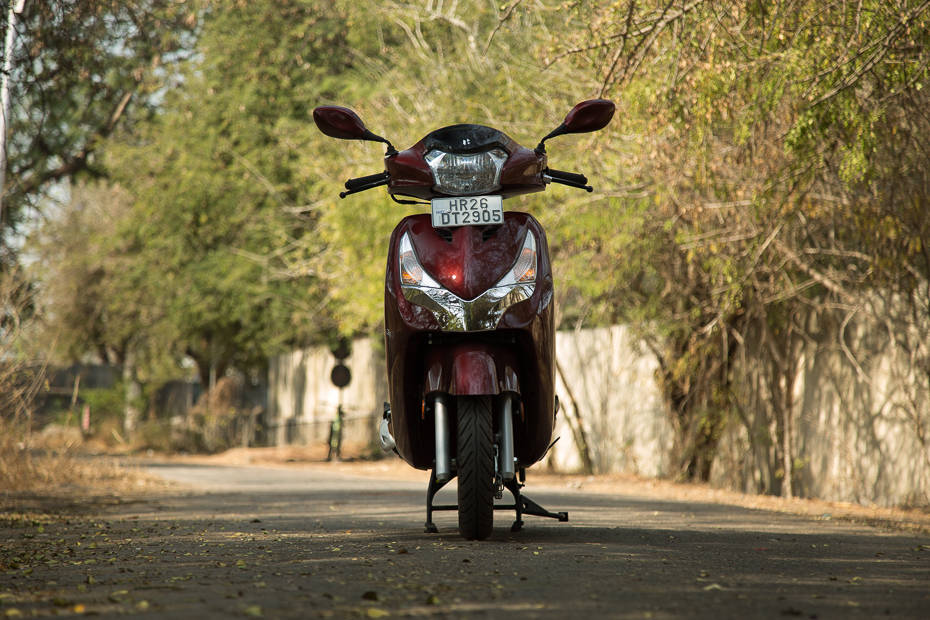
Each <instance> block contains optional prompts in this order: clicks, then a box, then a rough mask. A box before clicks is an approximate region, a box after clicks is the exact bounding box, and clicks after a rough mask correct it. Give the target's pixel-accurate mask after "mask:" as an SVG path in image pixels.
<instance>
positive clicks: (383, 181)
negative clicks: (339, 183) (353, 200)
mask: <svg viewBox="0 0 930 620" xmlns="http://www.w3.org/2000/svg"><path fill="white" fill-rule="evenodd" d="M390 178H391V175H389V174H388V173H387V172H379V173H377V174H369V175H368V176H365V177H358V178H355V179H349V180H348V181H346V184H345V185H346V190H347V191H345V192H339V197H340V198H345V197H346V196H348V195H349V194H357V193H358V192H364V191H365V190H368V189H373V188H375V187H380V186H381V185H387V183H388V180H389V179H390Z"/></svg>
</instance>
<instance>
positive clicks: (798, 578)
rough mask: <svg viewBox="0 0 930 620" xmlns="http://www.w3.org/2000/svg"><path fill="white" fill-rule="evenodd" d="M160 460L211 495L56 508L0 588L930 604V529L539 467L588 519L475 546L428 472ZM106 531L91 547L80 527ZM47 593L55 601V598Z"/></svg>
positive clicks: (737, 607) (559, 496) (876, 610)
mask: <svg viewBox="0 0 930 620" xmlns="http://www.w3.org/2000/svg"><path fill="white" fill-rule="evenodd" d="M150 471H153V472H155V473H157V474H159V475H161V476H163V477H165V478H167V479H169V480H173V481H177V482H182V483H185V484H188V485H193V487H192V490H190V491H185V492H183V493H178V494H175V495H172V496H170V497H166V498H163V499H161V500H159V501H157V502H145V503H141V504H133V505H130V506H122V507H120V508H119V509H118V511H117V512H116V513H113V514H109V515H107V516H105V517H101V518H99V519H97V520H95V521H93V523H91V522H87V523H84V522H82V521H79V520H72V521H71V522H70V524H56V523H49V524H46V526H45V527H44V528H43V529H44V531H43V532H41V533H36V532H33V537H32V538H31V539H30V544H32V545H33V548H34V549H41V550H42V551H41V553H43V554H44V555H43V557H44V558H45V559H46V561H45V562H44V563H38V562H37V563H35V564H34V565H35V568H34V570H32V571H31V572H30V574H29V575H21V574H19V573H17V574H16V575H15V578H11V577H9V575H10V573H11V571H7V573H6V574H5V575H6V576H4V575H3V574H2V573H0V580H3V581H0V586H4V587H5V591H7V592H11V593H13V595H15V596H10V597H9V598H10V599H11V600H14V599H15V602H16V603H17V605H18V606H19V609H20V610H22V611H24V612H26V614H27V615H28V614H43V613H45V612H46V611H49V612H52V611H54V612H74V611H75V610H76V611H78V612H85V613H86V612H93V613H99V614H104V615H107V614H109V613H123V612H126V611H132V612H133V613H146V614H149V615H151V616H152V617H168V616H170V617H195V616H196V617H225V616H229V615H233V616H235V615H239V616H243V617H245V616H264V617H268V618H278V617H295V618H296V617H310V618H314V617H323V618H326V617H335V618H342V617H350V618H359V617H360V618H378V617H386V616H407V617H412V616H428V617H455V618H466V617H467V618H471V617H486V618H501V617H505V615H506V616H507V617H518V618H578V617H585V616H586V617H589V618H656V619H659V618H714V619H716V618H782V617H798V618H821V619H826V618H851V617H852V618H855V617H858V618H884V617H890V618H921V619H926V618H930V539H928V537H926V536H920V535H914V534H908V533H903V532H896V531H890V530H881V529H875V528H870V527H865V526H857V525H852V524H847V523H841V522H837V521H821V520H814V519H810V518H804V517H795V516H791V515H784V514H778V513H772V512H767V511H761V510H749V509H745V508H735V507H732V506H724V505H718V504H712V503H693V502H675V501H669V500H661V499H655V498H650V497H648V490H644V493H643V496H641V497H639V496H612V495H605V494H588V493H585V492H582V491H575V490H571V489H557V488H550V489H540V490H537V491H536V492H533V487H532V478H531V480H530V483H531V485H530V487H528V489H527V491H528V494H529V495H530V496H531V497H532V498H533V499H535V500H536V501H538V502H539V503H541V504H542V505H544V506H546V507H547V508H549V509H551V510H567V511H569V513H570V516H571V521H570V522H568V523H558V522H556V521H552V520H548V519H541V518H538V517H527V518H526V528H525V529H524V530H523V531H522V532H519V533H515V534H512V533H511V532H510V531H509V530H510V528H509V526H510V523H511V522H512V514H511V513H508V512H497V513H496V527H495V530H494V534H493V535H492V537H491V538H490V539H489V540H487V541H483V542H469V541H465V540H463V539H461V538H460V537H459V536H458V535H457V533H456V531H455V525H456V516H455V514H454V513H451V512H448V513H437V515H436V519H435V520H436V523H437V525H438V526H439V529H440V533H439V534H426V533H424V532H423V521H424V510H423V501H424V495H425V486H426V485H425V474H424V480H423V481H422V482H409V481H392V480H389V479H375V478H368V477H363V476H358V475H353V474H351V473H346V471H339V470H337V469H336V468H328V467H325V466H314V467H310V468H262V467H227V466H215V465H200V466H193V465H177V464H171V465H168V464H165V465H153V466H151V467H150ZM531 473H532V472H531ZM453 486H454V485H450V487H453ZM443 493H448V495H447V500H442V499H440V501H450V502H453V501H454V499H453V498H454V489H452V490H449V491H443ZM505 499H506V497H505ZM82 523H84V524H83V525H81V524H82ZM91 526H93V528H94V530H93V531H86V532H84V533H83V535H84V536H85V537H84V538H83V544H81V542H77V544H74V543H72V542H71V541H72V539H73V538H74V536H75V534H76V533H79V532H80V531H81V527H84V528H85V529H86V528H89V527H91ZM69 537H70V538H69ZM46 540H47V541H48V545H47V546H46V547H42V544H44V541H46ZM91 544H93V548H91V547H90V545H91ZM36 545H39V546H38V547H36ZM65 548H69V549H70V550H71V551H70V553H66V551H65ZM56 554H58V555H56ZM66 560H67V561H66ZM68 562H70V565H69V564H68ZM75 562H76V564H75ZM65 567H67V570H64V568H65ZM20 572H22V571H20ZM49 582H52V584H53V585H49ZM82 586H83V587H82ZM30 587H32V588H33V589H34V590H35V591H36V592H37V594H36V598H35V601H34V604H32V605H31V606H30V605H28V604H26V603H27V602H28V601H25V600H24V598H23V595H22V594H21V593H22V592H23V591H24V590H25V589H28V588H30ZM3 591H4V588H3V587H0V596H3V595H2V592H3ZM56 596H57V598H58V600H57V602H56V601H55V597H56ZM16 597H18V598H16ZM47 599H51V600H52V605H47V604H46V605H45V606H44V607H43V601H47ZM2 603H3V601H2V600H0V604H2ZM2 610H3V607H0V615H2Z"/></svg>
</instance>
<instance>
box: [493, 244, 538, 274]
mask: <svg viewBox="0 0 930 620" xmlns="http://www.w3.org/2000/svg"><path fill="white" fill-rule="evenodd" d="M535 281H536V237H535V236H534V235H533V233H531V232H529V231H527V233H526V239H524V240H523V248H522V249H521V250H520V255H519V256H517V260H516V261H515V262H514V264H513V267H511V268H510V271H508V272H507V273H506V274H505V275H504V277H503V278H501V281H500V282H498V283H497V284H496V285H495V286H515V285H517V284H528V283H530V282H535Z"/></svg>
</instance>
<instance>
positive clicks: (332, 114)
mask: <svg viewBox="0 0 930 620" xmlns="http://www.w3.org/2000/svg"><path fill="white" fill-rule="evenodd" d="M313 122H314V123H316V126H317V128H319V130H320V131H322V132H323V133H324V134H326V135H327V136H329V137H330V138H338V139H340V140H369V141H371V142H384V143H385V144H387V146H388V153H391V152H394V147H393V146H392V145H391V143H390V142H388V141H387V140H385V139H384V138H382V137H381V136H379V135H376V134H373V133H371V132H370V131H368V128H367V127H365V123H363V122H362V119H360V118H359V117H358V114H356V113H355V112H353V111H352V110H350V109H349V108H343V107H341V106H336V105H324V106H320V107H318V108H316V109H314V110H313Z"/></svg>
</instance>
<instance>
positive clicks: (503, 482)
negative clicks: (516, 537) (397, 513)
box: [426, 394, 568, 533]
mask: <svg viewBox="0 0 930 620" xmlns="http://www.w3.org/2000/svg"><path fill="white" fill-rule="evenodd" d="M448 398H449V396H448V395H447V394H437V395H436V396H435V397H434V401H433V416H434V423H435V432H434V438H435V442H436V460H435V463H434V466H433V471H432V472H430V477H429V486H428V488H427V491H426V531H427V532H433V533H435V532H438V531H439V530H438V529H437V528H436V525H435V524H434V523H433V511H434V510H458V505H457V504H444V505H433V498H434V497H435V496H436V493H438V492H439V490H440V489H441V488H442V487H444V486H445V485H446V484H447V483H448V482H449V481H450V480H452V478H454V477H455V474H454V473H453V470H454V463H453V459H452V457H451V456H450V455H451V453H452V451H451V449H450V448H451V441H452V440H451V435H450V431H449V402H448ZM514 398H515V397H514V395H513V394H504V395H503V396H502V397H501V398H500V399H499V400H498V402H497V405H498V406H496V407H495V414H496V419H497V433H495V442H494V484H495V496H496V497H497V499H500V498H501V497H502V496H503V493H504V489H505V488H506V489H507V490H508V491H510V492H511V494H512V495H513V499H514V503H513V504H510V505H495V506H494V509H495V510H515V511H516V517H517V518H516V521H514V523H513V525H512V526H511V528H510V530H511V531H512V532H516V531H519V530H520V529H522V528H523V515H524V514H530V515H536V516H540V517H549V518H551V519H557V520H559V521H568V513H566V512H549V511H548V510H546V509H545V508H543V507H542V506H540V505H539V504H537V503H536V502H534V501H533V500H531V499H530V498H528V497H527V496H525V495H523V494H522V493H521V492H520V489H522V488H523V484H522V483H523V481H524V474H525V471H524V470H523V469H521V470H520V480H519V481H518V480H517V476H516V459H515V458H514V448H513V408H514Z"/></svg>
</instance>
